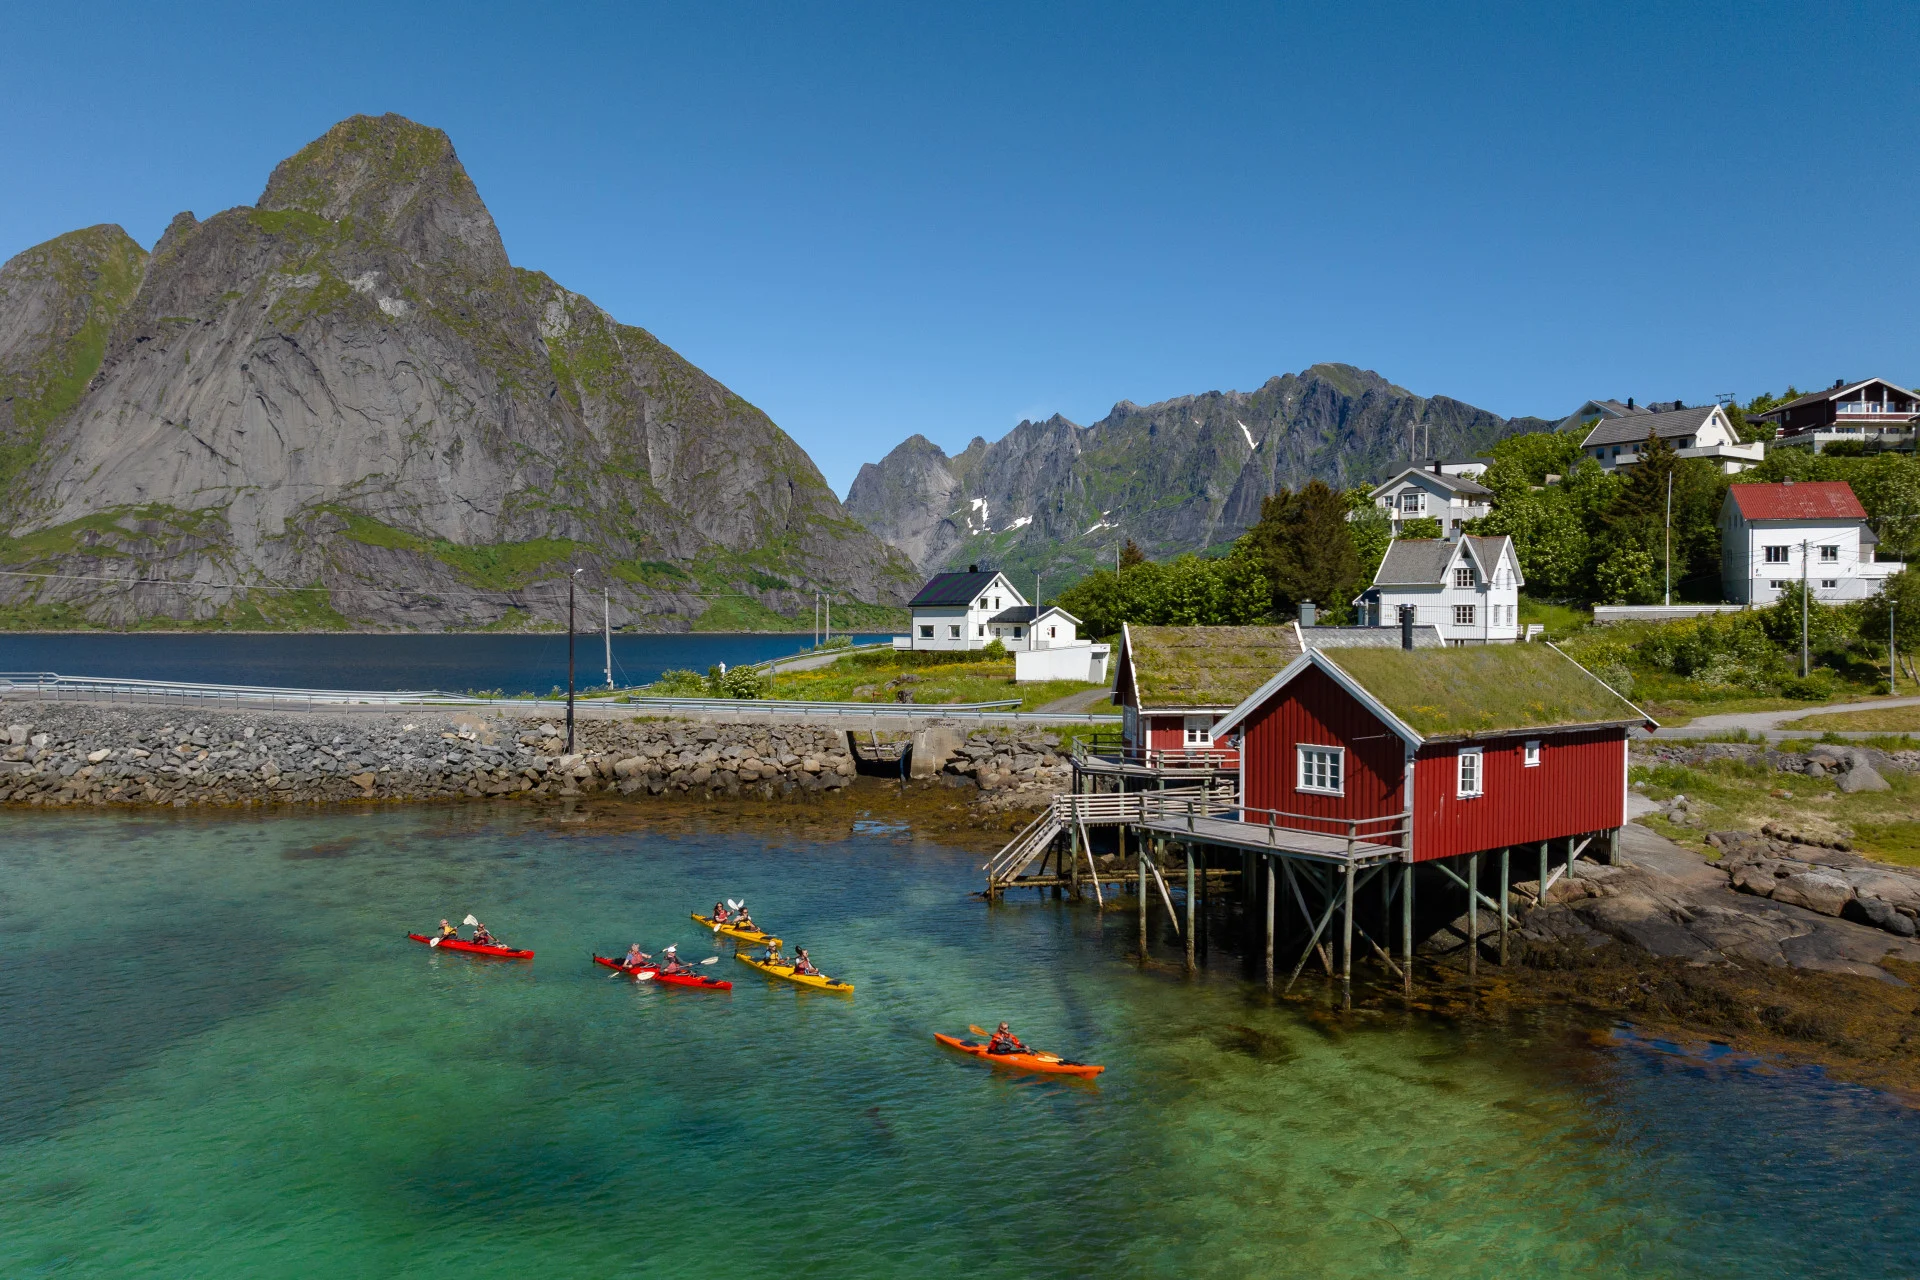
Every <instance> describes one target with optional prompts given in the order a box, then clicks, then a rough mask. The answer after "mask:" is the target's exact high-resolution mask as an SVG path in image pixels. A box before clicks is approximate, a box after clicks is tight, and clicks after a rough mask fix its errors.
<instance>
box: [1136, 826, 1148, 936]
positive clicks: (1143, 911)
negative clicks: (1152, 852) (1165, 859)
mask: <svg viewBox="0 0 1920 1280" xmlns="http://www.w3.org/2000/svg"><path fill="white" fill-rule="evenodd" d="M1135 852H1136V853H1138V854H1139V865H1138V866H1137V867H1136V868H1135V869H1136V870H1137V871H1139V873H1140V963H1141V964H1145V963H1146V962H1147V842H1146V841H1145V840H1142V841H1140V845H1139V848H1138V849H1136V850H1135Z"/></svg>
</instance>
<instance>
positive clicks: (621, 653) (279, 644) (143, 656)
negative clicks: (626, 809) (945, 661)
mask: <svg viewBox="0 0 1920 1280" xmlns="http://www.w3.org/2000/svg"><path fill="white" fill-rule="evenodd" d="M588 625H590V624H589V623H586V622H583V623H582V626H583V627H584V626H588ZM884 639H886V637H885V636H855V637H854V640H855V642H856V643H861V644H865V643H868V642H871V641H876V640H884ZM812 642H813V637H812V636H811V635H780V634H769V633H763V632H709V633H701V634H689V635H616V636H614V637H613V679H614V682H615V683H616V684H618V685H619V686H620V687H622V688H626V687H628V686H630V685H636V684H646V683H648V682H650V681H653V680H657V679H659V678H660V673H661V672H663V671H671V670H678V669H690V670H694V671H705V670H707V668H709V667H711V666H713V665H714V664H715V663H720V662H724V663H726V664H728V665H729V666H731V665H733V664H734V663H738V662H765V661H766V660H767V659H769V658H781V657H785V656H787V655H788V654H794V653H799V652H800V651H801V650H802V649H804V648H806V647H808V646H809V645H810V644H811V643H812ZM574 643H575V655H574V662H575V679H576V680H577V681H578V684H579V686H580V687H582V688H590V687H592V686H595V685H601V684H604V683H605V682H606V674H605V673H606V647H605V645H604V644H603V643H602V641H601V638H600V635H599V633H598V632H588V631H582V632H581V633H580V634H579V635H578V636H576V637H575V641H574ZM0 671H53V672H57V673H59V674H60V675H63V676H105V677H109V678H114V679H121V680H178V681H185V682H189V683H199V684H246V685H272V686H275V687H277V688H294V689H365V690H390V689H440V690H444V691H446V692H449V693H465V692H468V691H469V690H477V689H497V690H500V691H501V692H503V693H508V694H514V693H538V694H544V693H546V692H548V691H549V690H551V689H554V688H565V687H566V683H567V637H566V633H565V632H561V633H559V634H557V635H556V634H554V633H552V632H542V633H539V634H535V635H365V634H352V635H344V634H343V635H278V634H275V635H217V634H169V633H164V632H158V633H157V632H150V631H149V632H131V633H122V632H81V633H53V632H30V631H22V632H11V633H5V632H0Z"/></svg>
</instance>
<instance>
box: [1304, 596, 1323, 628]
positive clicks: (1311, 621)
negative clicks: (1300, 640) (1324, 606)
mask: <svg viewBox="0 0 1920 1280" xmlns="http://www.w3.org/2000/svg"><path fill="white" fill-rule="evenodd" d="M1319 621H1320V611H1319V610H1318V609H1316V608H1314V607H1313V601H1311V600H1302V601H1301V602H1300V625H1301V626H1302V627H1311V626H1315V625H1317V624H1318V623H1319Z"/></svg>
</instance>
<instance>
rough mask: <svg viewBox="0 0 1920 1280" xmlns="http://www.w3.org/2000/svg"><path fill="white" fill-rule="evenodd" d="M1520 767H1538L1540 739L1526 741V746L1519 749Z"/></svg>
mask: <svg viewBox="0 0 1920 1280" xmlns="http://www.w3.org/2000/svg"><path fill="white" fill-rule="evenodd" d="M1520 767H1521V768H1523V769H1538V768H1539V767H1540V739H1538V738H1528V739H1527V744H1526V746H1525V747H1523V748H1522V749H1521V755H1520Z"/></svg>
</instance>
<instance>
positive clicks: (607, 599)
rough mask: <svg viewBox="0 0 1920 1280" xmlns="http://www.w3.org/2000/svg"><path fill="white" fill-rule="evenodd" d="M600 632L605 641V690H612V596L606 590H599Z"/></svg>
mask: <svg viewBox="0 0 1920 1280" xmlns="http://www.w3.org/2000/svg"><path fill="white" fill-rule="evenodd" d="M600 609H601V615H600V620H601V626H602V627H603V628H604V630H603V631H602V632H601V634H602V635H603V636H605V637H606V641H607V688H609V689H611V688H613V596H612V595H611V594H610V593H609V592H608V590H607V588H605V587H602V588H600Z"/></svg>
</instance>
